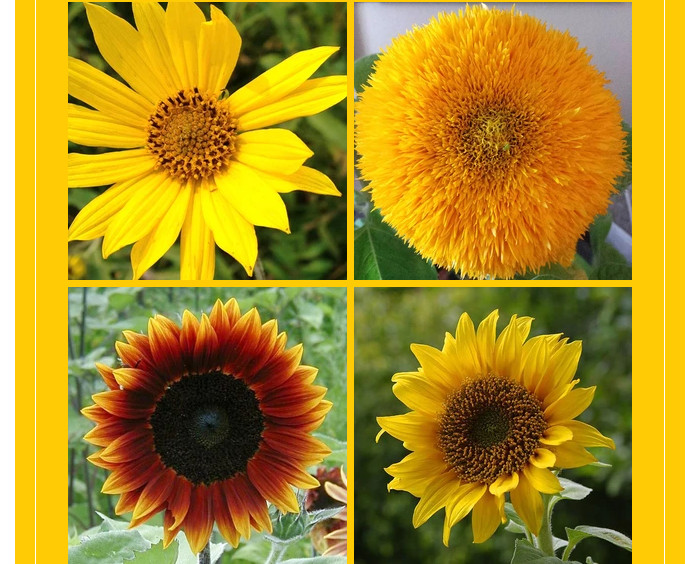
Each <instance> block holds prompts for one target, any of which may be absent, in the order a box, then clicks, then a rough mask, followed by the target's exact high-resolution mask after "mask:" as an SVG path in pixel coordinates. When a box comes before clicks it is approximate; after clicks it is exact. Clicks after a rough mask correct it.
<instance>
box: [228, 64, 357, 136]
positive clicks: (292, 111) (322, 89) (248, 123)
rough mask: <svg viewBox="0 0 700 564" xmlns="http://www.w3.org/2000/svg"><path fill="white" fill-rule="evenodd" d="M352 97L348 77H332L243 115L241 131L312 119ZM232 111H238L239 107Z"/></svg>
mask: <svg viewBox="0 0 700 564" xmlns="http://www.w3.org/2000/svg"><path fill="white" fill-rule="evenodd" d="M347 95H348V86H347V77H346V76H328V77H325V78H314V79H311V80H307V81H306V82H305V83H303V84H302V85H301V86H300V87H299V88H297V89H296V90H294V91H293V92H290V93H289V94H287V95H286V96H285V97H284V98H281V99H279V100H276V101H267V102H266V103H265V105H263V106H262V107H260V108H257V109H254V110H247V111H246V112H245V113H243V114H240V117H239V120H238V127H239V129H240V130H241V131H247V130H250V129H259V128H261V127H269V126H270V125H276V124H278V123H282V122H283V121H288V120H290V119H296V118H300V117H304V116H311V115H314V114H317V113H319V112H322V111H323V110H325V109H328V108H330V107H331V106H333V105H335V104H337V103H338V102H340V101H341V100H344V99H345V98H346V97H347ZM231 107H232V108H233V109H234V111H236V109H235V108H236V107H235V105H233V102H232V103H231Z"/></svg>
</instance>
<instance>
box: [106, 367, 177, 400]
mask: <svg viewBox="0 0 700 564" xmlns="http://www.w3.org/2000/svg"><path fill="white" fill-rule="evenodd" d="M114 378H115V379H116V381H117V382H118V383H119V385H120V386H122V387H123V388H124V389H125V390H132V391H134V392H145V393H147V394H150V395H152V396H157V395H159V394H162V393H163V391H164V390H165V382H164V381H163V379H162V378H161V377H160V376H159V375H158V374H156V373H155V372H152V371H147V370H141V369H140V368H117V369H116V370H115V371H114Z"/></svg>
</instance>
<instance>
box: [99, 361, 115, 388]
mask: <svg viewBox="0 0 700 564" xmlns="http://www.w3.org/2000/svg"><path fill="white" fill-rule="evenodd" d="M95 368H97V371H98V372H99V373H100V376H102V379H103V380H104V381H105V384H107V387H108V388H109V389H110V390H118V389H119V384H118V383H117V381H116V380H115V379H114V374H113V373H112V369H111V368H110V367H109V366H107V365H106V364H102V363H100V362H97V363H95Z"/></svg>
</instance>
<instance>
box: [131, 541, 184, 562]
mask: <svg viewBox="0 0 700 564" xmlns="http://www.w3.org/2000/svg"><path fill="white" fill-rule="evenodd" d="M177 553H178V544H177V543H176V542H174V543H171V544H170V546H168V548H165V549H164V548H163V541H160V542H159V543H158V544H154V545H152V546H151V548H150V549H148V550H146V551H144V552H139V553H137V554H136V558H134V559H133V560H130V561H129V562H131V563H133V564H175V563H176V562H177Z"/></svg>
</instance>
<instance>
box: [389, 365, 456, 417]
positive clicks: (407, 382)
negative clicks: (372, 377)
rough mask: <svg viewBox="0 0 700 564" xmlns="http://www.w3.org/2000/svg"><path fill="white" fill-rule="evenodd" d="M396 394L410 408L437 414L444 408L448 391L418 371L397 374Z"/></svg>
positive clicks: (431, 414)
mask: <svg viewBox="0 0 700 564" xmlns="http://www.w3.org/2000/svg"><path fill="white" fill-rule="evenodd" d="M392 380H394V381H395V382H396V383H395V384H394V386H393V388H392V391H393V392H394V395H395V396H396V397H397V398H398V399H399V400H400V401H402V402H403V403H404V405H406V406H407V407H409V408H410V409H413V410H415V411H420V412H422V413H425V414H426V415H430V416H436V415H437V414H438V413H439V412H440V411H442V409H443V405H444V403H445V400H446V399H447V391H446V390H445V389H444V388H441V387H440V386H436V385H434V384H433V382H432V381H430V380H427V379H426V378H425V376H423V375H422V374H418V373H416V372H403V373H399V374H395V375H394V377H393V378H392Z"/></svg>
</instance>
